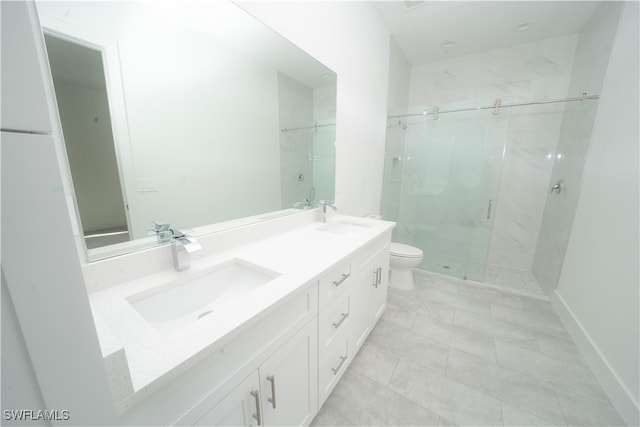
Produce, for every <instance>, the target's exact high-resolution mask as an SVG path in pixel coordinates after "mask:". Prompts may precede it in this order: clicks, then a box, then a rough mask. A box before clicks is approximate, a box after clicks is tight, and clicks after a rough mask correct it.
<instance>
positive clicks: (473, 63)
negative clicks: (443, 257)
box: [399, 34, 579, 270]
mask: <svg viewBox="0 0 640 427" xmlns="http://www.w3.org/2000/svg"><path fill="white" fill-rule="evenodd" d="M578 38H579V35H578V34H572V35H567V36H561V37H555V38H551V39H547V40H542V41H537V42H532V43H526V44H520V45H515V46H511V47H507V48H501V49H495V50H491V51H488V52H483V53H479V54H473V55H467V56H462V57H456V58H451V59H446V60H441V61H437V62H434V63H430V64H425V65H419V66H414V67H413V68H412V69H411V83H410V95H409V105H410V107H409V110H416V109H420V108H430V107H432V106H434V105H445V104H452V103H460V102H463V101H467V102H468V101H469V100H475V99H484V100H493V99H496V98H500V99H501V100H502V102H503V103H507V102H514V101H528V100H536V99H550V98H563V97H565V96H567V93H568V89H569V82H570V78H571V72H572V66H573V60H574V53H575V49H576V45H577V42H578ZM485 102H486V101H485ZM562 109H563V107H562V106H560V107H550V106H544V107H542V106H541V107H524V109H522V110H519V109H517V108H513V109H512V110H513V111H511V113H510V114H511V117H510V120H511V122H510V125H509V131H508V134H507V138H506V149H505V153H504V154H505V156H504V163H503V169H502V176H501V179H500V196H499V199H498V201H497V203H496V204H495V210H494V224H493V227H494V231H493V235H492V237H491V246H490V251H489V254H488V264H491V265H504V266H507V267H510V268H516V269H523V270H528V269H531V266H532V263H533V257H534V254H535V247H536V243H537V236H538V233H539V229H540V224H541V219H542V213H543V210H544V205H545V200H546V195H547V186H548V184H549V179H550V175H551V170H552V167H553V157H554V156H555V148H556V144H557V142H558V135H559V133H560V126H561V123H562V114H563V110H562ZM501 114H509V112H508V111H507V109H503V111H502V112H501ZM399 231H400V230H399Z"/></svg>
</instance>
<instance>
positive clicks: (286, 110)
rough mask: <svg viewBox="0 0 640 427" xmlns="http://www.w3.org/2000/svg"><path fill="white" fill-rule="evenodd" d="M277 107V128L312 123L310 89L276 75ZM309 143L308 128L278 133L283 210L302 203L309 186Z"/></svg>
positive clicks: (310, 183)
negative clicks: (278, 122) (278, 124)
mask: <svg viewBox="0 0 640 427" xmlns="http://www.w3.org/2000/svg"><path fill="white" fill-rule="evenodd" d="M278 104H279V120H280V129H283V128H294V127H302V126H309V125H311V124H312V123H313V90H312V89H311V88H309V87H307V86H305V85H303V84H301V83H299V82H297V81H296V80H294V79H292V78H291V77H288V76H285V75H284V74H281V73H278ZM312 144H313V131H312V130H311V129H303V130H294V131H288V132H280V182H281V184H280V185H281V200H282V207H283V208H289V207H292V206H293V205H294V204H295V203H297V202H300V201H302V200H304V198H305V197H307V194H308V193H309V190H310V189H311V187H312V186H313V162H312V159H311V156H312V152H311V150H312ZM300 176H302V177H300Z"/></svg>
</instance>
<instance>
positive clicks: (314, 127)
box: [280, 123, 336, 132]
mask: <svg viewBox="0 0 640 427" xmlns="http://www.w3.org/2000/svg"><path fill="white" fill-rule="evenodd" d="M335 125H336V124H335V123H322V124H320V123H314V124H312V125H311V126H301V127H298V128H282V129H280V132H291V131H294V130H304V129H313V131H314V132H316V131H317V130H318V128H323V127H327V126H335Z"/></svg>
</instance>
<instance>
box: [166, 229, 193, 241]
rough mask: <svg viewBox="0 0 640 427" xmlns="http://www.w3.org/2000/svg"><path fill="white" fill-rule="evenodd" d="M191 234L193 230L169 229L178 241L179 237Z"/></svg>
mask: <svg viewBox="0 0 640 427" xmlns="http://www.w3.org/2000/svg"><path fill="white" fill-rule="evenodd" d="M191 233H193V229H191V228H184V227H180V228H178V227H176V228H172V229H171V235H172V236H173V238H174V239H179V238H180V237H187V236H189V234H191Z"/></svg>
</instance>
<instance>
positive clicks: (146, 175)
mask: <svg viewBox="0 0 640 427" xmlns="http://www.w3.org/2000/svg"><path fill="white" fill-rule="evenodd" d="M37 7H38V13H39V16H40V21H41V24H42V27H43V33H44V38H45V44H46V48H47V55H48V57H49V63H50V68H51V74H52V80H53V83H54V88H55V93H56V101H57V104H58V110H59V113H60V118H61V124H62V131H63V134H64V142H65V148H66V151H67V158H68V160H69V169H70V170H71V176H72V181H73V185H74V191H75V195H76V203H77V207H78V213H79V216H80V222H81V225H82V229H83V231H84V236H85V243H86V246H87V253H88V259H89V260H90V261H92V260H96V259H101V258H105V257H109V256H113V255H117V254H121V253H126V252H130V251H134V250H138V249H140V248H145V247H149V246H150V245H155V244H157V242H158V239H156V237H155V236H153V235H150V234H149V233H150V232H149V230H150V229H153V228H154V224H153V222H154V221H166V222H168V223H170V224H171V226H172V227H191V228H193V227H201V226H208V225H211V224H220V223H222V225H220V226H219V227H218V228H216V226H213V228H208V230H215V229H220V228H227V227H231V226H237V225H239V224H245V223H247V222H253V221H259V220H262V219H264V218H269V217H273V216H274V215H286V214H287V213H292V212H298V209H305V208H309V207H314V206H315V203H316V202H317V201H318V200H322V199H328V200H333V198H334V188H335V184H334V177H335V117H336V115H335V109H336V74H335V73H334V72H332V71H331V70H330V69H328V68H327V67H325V66H324V65H322V64H321V63H319V62H318V61H316V60H315V59H314V58H312V57H310V56H309V55H308V54H306V53H305V52H303V51H302V50H300V49H299V48H297V47H296V46H294V45H293V44H291V43H290V42H289V41H287V40H286V39H284V38H283V37H282V36H280V35H278V34H277V33H275V32H274V31H273V30H271V29H269V28H268V27H266V26H265V25H264V24H262V23H261V22H259V21H258V20H256V19H255V18H253V17H252V16H250V15H248V14H247V13H246V12H245V11H243V10H242V9H240V8H239V7H238V6H236V5H234V4H233V3H230V2H220V1H216V2H180V1H174V2H142V1H140V2H133V1H132V2H108V1H105V2H93V1H92V2H55V1H41V2H38V3H37ZM201 229H206V228H201Z"/></svg>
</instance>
